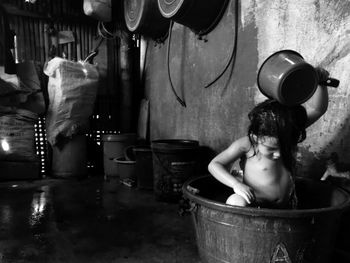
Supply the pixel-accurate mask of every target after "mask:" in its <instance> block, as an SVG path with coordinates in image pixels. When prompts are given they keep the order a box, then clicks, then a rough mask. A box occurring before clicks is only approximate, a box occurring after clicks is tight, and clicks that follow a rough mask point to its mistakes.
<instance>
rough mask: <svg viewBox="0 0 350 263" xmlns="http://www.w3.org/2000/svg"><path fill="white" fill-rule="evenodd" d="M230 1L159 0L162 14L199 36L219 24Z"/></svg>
mask: <svg viewBox="0 0 350 263" xmlns="http://www.w3.org/2000/svg"><path fill="white" fill-rule="evenodd" d="M228 2H229V0H215V1H214V0H186V1H184V0H174V1H168V0H158V6H159V10H160V12H161V14H162V15H163V16H164V17H166V18H169V19H172V20H174V21H175V22H177V23H179V24H182V25H184V26H187V27H189V28H190V29H191V30H192V31H194V32H195V33H196V34H198V35H204V34H208V33H209V32H210V31H211V30H213V29H214V28H215V26H216V25H217V24H218V23H219V21H220V19H221V17H222V16H223V14H224V12H225V10H226V7H227V5H228Z"/></svg>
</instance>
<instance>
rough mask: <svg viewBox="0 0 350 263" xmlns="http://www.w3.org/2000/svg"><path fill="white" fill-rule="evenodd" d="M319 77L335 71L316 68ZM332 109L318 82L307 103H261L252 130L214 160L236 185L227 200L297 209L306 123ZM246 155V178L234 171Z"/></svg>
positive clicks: (217, 172)
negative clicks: (296, 184) (299, 163)
mask: <svg viewBox="0 0 350 263" xmlns="http://www.w3.org/2000/svg"><path fill="white" fill-rule="evenodd" d="M316 71H317V73H318V75H319V78H320V79H321V80H322V79H327V78H328V75H329V73H328V72H327V71H326V70H324V69H321V68H317V69H316ZM327 108H328V91H327V87H326V86H318V87H317V89H316V92H315V93H314V94H313V96H312V97H311V98H310V99H309V100H308V101H307V102H306V103H305V104H303V106H301V105H297V106H285V105H282V104H280V103H279V102H277V101H275V100H271V99H269V100H266V101H264V102H262V103H260V104H258V105H257V106H256V107H255V108H254V109H253V110H252V111H251V112H250V113H249V114H248V118H249V120H250V125H249V127H248V134H247V136H245V137H242V138H240V139H238V140H236V141H234V142H233V143H232V144H231V145H230V146H229V147H228V148H227V149H226V150H224V151H223V152H221V153H220V154H219V155H217V156H216V157H215V158H214V159H213V160H212V161H211V162H210V163H209V165H208V170H209V172H210V173H211V174H212V175H213V176H214V177H215V178H216V179H217V180H218V181H220V182H221V183H223V184H225V185H227V186H229V187H230V188H232V189H233V191H234V193H233V194H232V195H231V196H229V197H228V199H227V201H226V203H227V204H230V205H236V206H256V207H268V208H296V195H295V191H294V180H293V178H294V175H295V168H296V151H297V144H298V143H300V142H302V141H303V140H304V139H305V137H306V131H305V129H306V127H308V126H310V125H311V124H313V123H314V122H315V121H316V120H318V119H319V118H320V117H321V116H322V115H323V114H324V113H325V112H326V110H327ZM238 159H240V165H241V168H242V170H243V179H242V180H240V179H239V178H237V177H236V176H233V175H231V174H230V172H229V170H228V169H229V165H230V164H233V163H234V162H235V161H236V160H238Z"/></svg>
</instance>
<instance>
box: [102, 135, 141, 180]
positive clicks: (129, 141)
mask: <svg viewBox="0 0 350 263" xmlns="http://www.w3.org/2000/svg"><path fill="white" fill-rule="evenodd" d="M136 139H137V136H136V133H122V134H104V135H102V142H103V167H104V174H105V175H107V176H117V170H116V169H117V167H116V163H115V162H114V161H113V160H114V159H115V158H119V157H124V149H125V148H126V147H128V146H130V145H134V144H135V143H136Z"/></svg>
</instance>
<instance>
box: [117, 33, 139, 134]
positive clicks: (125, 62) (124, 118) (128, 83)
mask: <svg viewBox="0 0 350 263" xmlns="http://www.w3.org/2000/svg"><path fill="white" fill-rule="evenodd" d="M133 51H134V48H133V40H132V34H130V33H126V32H124V33H122V34H121V37H120V48H119V71H120V72H119V76H120V110H119V112H120V113H119V120H120V130H121V131H122V132H133V131H134V130H135V125H134V114H133V113H134V107H135V105H134V103H133V100H134V87H133V86H134V85H133V75H132V74H133V63H132V61H133Z"/></svg>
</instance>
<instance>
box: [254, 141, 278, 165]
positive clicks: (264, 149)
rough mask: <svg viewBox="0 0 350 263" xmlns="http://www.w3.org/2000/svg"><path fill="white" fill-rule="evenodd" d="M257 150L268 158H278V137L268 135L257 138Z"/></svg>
mask: <svg viewBox="0 0 350 263" xmlns="http://www.w3.org/2000/svg"><path fill="white" fill-rule="evenodd" d="M258 152H259V153H260V154H261V155H263V156H264V157H266V158H268V159H272V160H278V159H279V158H280V157H281V151H280V146H279V143H278V139H277V138H275V137H269V136H264V137H260V138H258Z"/></svg>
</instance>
